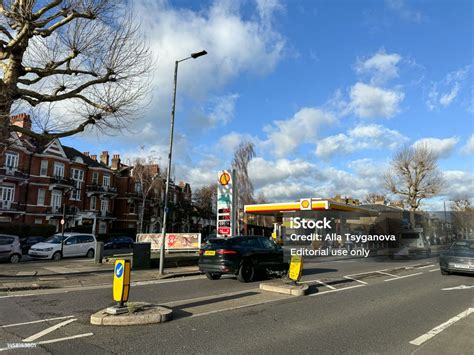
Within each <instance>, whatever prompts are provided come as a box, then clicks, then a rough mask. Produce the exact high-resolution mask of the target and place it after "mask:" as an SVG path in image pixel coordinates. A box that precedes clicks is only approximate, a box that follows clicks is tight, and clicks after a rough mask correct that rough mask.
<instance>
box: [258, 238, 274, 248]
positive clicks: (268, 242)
mask: <svg viewBox="0 0 474 355" xmlns="http://www.w3.org/2000/svg"><path fill="white" fill-rule="evenodd" d="M260 242H261V243H262V245H263V247H264V248H265V249H275V248H276V244H275V243H274V242H272V241H271V240H269V239H267V238H260Z"/></svg>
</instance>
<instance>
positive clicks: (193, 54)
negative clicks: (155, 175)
mask: <svg viewBox="0 0 474 355" xmlns="http://www.w3.org/2000/svg"><path fill="white" fill-rule="evenodd" d="M206 54H207V52H206V51H201V52H196V53H192V54H191V58H193V59H196V58H197V57H201V56H203V55H206Z"/></svg>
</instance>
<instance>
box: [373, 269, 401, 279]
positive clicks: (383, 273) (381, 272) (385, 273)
mask: <svg viewBox="0 0 474 355" xmlns="http://www.w3.org/2000/svg"><path fill="white" fill-rule="evenodd" d="M376 272H377V273H378V274H382V275H387V276H391V277H395V278H397V279H398V278H399V277H400V276H397V275H393V274H389V273H388V272H383V271H376Z"/></svg>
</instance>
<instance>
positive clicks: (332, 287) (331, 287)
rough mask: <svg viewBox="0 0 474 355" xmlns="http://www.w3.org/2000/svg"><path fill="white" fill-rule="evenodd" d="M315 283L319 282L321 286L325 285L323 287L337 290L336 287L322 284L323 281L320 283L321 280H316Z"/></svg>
mask: <svg viewBox="0 0 474 355" xmlns="http://www.w3.org/2000/svg"><path fill="white" fill-rule="evenodd" d="M314 281H316V282H317V283H318V284H320V285H323V286H326V287H327V288H330V289H331V290H335V289H336V288H335V287H334V286H331V285H328V284H327V283H325V282H322V281H320V280H314Z"/></svg>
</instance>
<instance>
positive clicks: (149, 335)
mask: <svg viewBox="0 0 474 355" xmlns="http://www.w3.org/2000/svg"><path fill="white" fill-rule="evenodd" d="M436 261H437V259H436V258H432V259H420V260H412V261H406V260H399V261H397V260H396V261H393V260H389V259H383V258H380V259H376V258H369V259H352V260H342V261H330V262H321V263H311V264H309V263H308V264H306V265H305V275H304V277H303V282H306V283H308V284H309V285H310V295H308V296H304V297H291V296H286V295H279V294H275V293H270V292H266V291H260V290H259V289H258V286H259V283H260V282H253V283H249V284H242V283H239V282H238V281H236V280H235V279H232V278H225V279H221V280H218V281H209V280H207V279H205V278H203V277H202V276H193V277H187V278H181V279H172V280H160V281H152V282H147V283H142V284H137V285H135V286H134V287H132V289H131V297H130V300H131V301H147V302H153V303H159V304H162V305H165V306H167V307H170V308H172V309H173V310H174V314H175V319H174V320H172V321H170V322H168V323H163V324H157V325H148V326H134V327H98V326H92V325H90V324H89V317H90V315H91V314H92V313H94V312H96V311H98V310H99V309H102V308H105V307H107V306H109V305H111V304H112V302H111V290H110V288H109V287H99V288H93V287H91V288H87V287H84V288H81V289H74V290H73V289H71V290H64V289H63V290H61V289H58V290H38V291H34V292H33V291H26V292H20V293H17V294H13V295H9V296H0V349H2V348H6V347H7V346H8V343H10V344H12V343H22V344H30V345H31V344H37V345H36V346H37V347H36V348H34V349H24V350H18V349H15V352H20V353H22V352H24V353H55V354H62V353H79V352H81V353H83V354H93V353H94V354H96V353H99V352H100V353H106V354H107V353H150V354H157V353H159V354H161V353H163V354H164V353H167V354H170V353H171V354H175V353H177V354H181V353H217V354H221V353H226V354H229V353H247V354H248V353H251V354H253V353H264V354H266V353H273V354H287V353H288V354H290V353H295V352H300V353H317V354H326V353H327V354H367V353H380V354H411V353H417V354H418V353H420V354H451V353H455V354H472V349H473V348H474V339H473V337H472V334H473V333H474V277H472V276H466V275H451V276H442V275H441V274H440V272H439V270H438V266H437V264H436ZM132 278H133V274H132ZM460 286H464V287H462V288H460ZM469 286H473V287H472V288H469ZM66 317H67V318H66ZM51 318H61V319H53V320H49V319H51ZM25 322H28V324H18V323H25ZM31 322H36V323H31ZM57 324H64V325H63V326H62V327H60V328H58V329H53V330H51V329H52V328H51V327H52V326H54V325H57ZM46 329H48V331H50V332H49V333H46V331H45V330H46ZM41 332H42V333H41ZM28 338H29V339H28ZM25 339H27V340H30V341H29V342H26V343H25V342H23V340H25ZM10 346H11V345H10Z"/></svg>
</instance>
